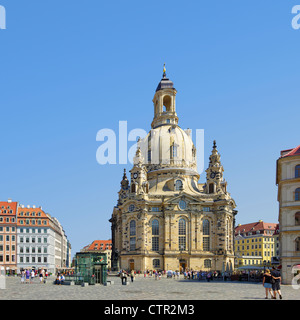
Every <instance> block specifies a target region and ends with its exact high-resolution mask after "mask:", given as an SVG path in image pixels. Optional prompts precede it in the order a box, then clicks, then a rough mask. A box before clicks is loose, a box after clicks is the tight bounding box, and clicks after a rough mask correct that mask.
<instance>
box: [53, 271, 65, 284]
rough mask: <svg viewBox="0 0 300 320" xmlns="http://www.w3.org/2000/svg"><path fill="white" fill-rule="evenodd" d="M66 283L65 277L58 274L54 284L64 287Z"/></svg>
mask: <svg viewBox="0 0 300 320" xmlns="http://www.w3.org/2000/svg"><path fill="white" fill-rule="evenodd" d="M64 281H65V276H64V275H63V274H62V273H58V274H57V275H56V279H55V281H54V284H57V285H62V284H63V283H64Z"/></svg>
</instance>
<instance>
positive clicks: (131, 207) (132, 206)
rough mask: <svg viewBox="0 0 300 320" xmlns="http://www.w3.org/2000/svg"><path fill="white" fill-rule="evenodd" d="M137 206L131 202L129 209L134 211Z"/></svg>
mask: <svg viewBox="0 0 300 320" xmlns="http://www.w3.org/2000/svg"><path fill="white" fill-rule="evenodd" d="M134 209H135V207H134V204H131V205H130V206H129V207H128V210H129V211H130V212H132V211H134Z"/></svg>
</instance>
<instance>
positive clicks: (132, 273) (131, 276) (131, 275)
mask: <svg viewBox="0 0 300 320" xmlns="http://www.w3.org/2000/svg"><path fill="white" fill-rule="evenodd" d="M130 278H131V282H133V279H134V270H131V273H130Z"/></svg>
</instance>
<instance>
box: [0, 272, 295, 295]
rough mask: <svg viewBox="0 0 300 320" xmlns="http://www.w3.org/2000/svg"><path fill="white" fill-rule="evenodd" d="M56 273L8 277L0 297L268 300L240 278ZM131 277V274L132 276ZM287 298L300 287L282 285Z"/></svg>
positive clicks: (259, 286)
mask: <svg viewBox="0 0 300 320" xmlns="http://www.w3.org/2000/svg"><path fill="white" fill-rule="evenodd" d="M54 279H55V278H54V277H51V278H50V279H48V281H47V283H46V284H40V283H39V279H38V278H35V279H34V280H33V283H31V284H22V283H21V279H20V277H6V289H3V290H0V300H24V299H29V298H30V299H31V300H112V301H114V300H264V298H265V289H264V288H263V286H262V284H261V283H253V282H238V281H236V282H235V281H233V282H231V281H226V282H224V281H211V282H207V281H204V280H201V281H199V280H184V279H183V278H180V279H178V280H177V279H167V278H166V277H162V279H161V280H155V278H154V277H149V278H144V277H143V275H139V276H136V278H135V280H134V282H133V283H130V284H129V285H126V286H125V285H122V284H121V279H120V278H118V277H115V276H114V277H108V279H109V280H113V281H114V284H112V285H110V286H102V285H94V286H87V287H82V286H80V285H72V286H70V285H61V286H58V285H54V284H53V281H54ZM129 279H130V278H129ZM281 292H282V296H283V300H300V289H298V290H296V289H294V288H293V287H292V286H290V285H282V286H281Z"/></svg>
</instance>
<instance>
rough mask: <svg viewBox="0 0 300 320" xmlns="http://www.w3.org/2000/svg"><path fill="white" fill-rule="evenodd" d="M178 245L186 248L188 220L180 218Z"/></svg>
mask: <svg viewBox="0 0 300 320" xmlns="http://www.w3.org/2000/svg"><path fill="white" fill-rule="evenodd" d="M178 245H179V250H186V222H185V220H184V219H180V220H179V223H178Z"/></svg>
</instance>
